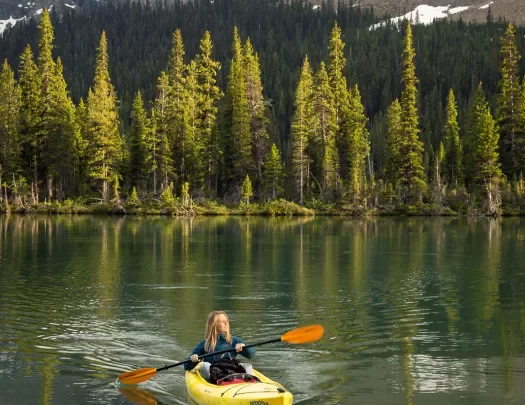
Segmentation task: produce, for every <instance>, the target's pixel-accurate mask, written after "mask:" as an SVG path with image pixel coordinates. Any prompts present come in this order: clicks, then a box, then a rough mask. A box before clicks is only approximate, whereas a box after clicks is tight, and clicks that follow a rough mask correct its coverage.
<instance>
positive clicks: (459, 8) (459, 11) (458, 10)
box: [448, 6, 469, 14]
mask: <svg viewBox="0 0 525 405" xmlns="http://www.w3.org/2000/svg"><path fill="white" fill-rule="evenodd" d="M468 9H469V7H468V6H464V7H455V8H451V9H450V10H448V13H449V14H457V13H461V12H462V11H465V10H468Z"/></svg>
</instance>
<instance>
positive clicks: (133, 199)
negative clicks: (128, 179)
mask: <svg viewBox="0 0 525 405" xmlns="http://www.w3.org/2000/svg"><path fill="white" fill-rule="evenodd" d="M126 204H127V205H129V206H130V207H140V205H141V202H140V199H139V195H138V194H137V188H136V187H133V189H132V190H131V194H130V195H129V197H128V199H127V201H126Z"/></svg>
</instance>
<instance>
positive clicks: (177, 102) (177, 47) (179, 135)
mask: <svg viewBox="0 0 525 405" xmlns="http://www.w3.org/2000/svg"><path fill="white" fill-rule="evenodd" d="M172 45H173V47H172V51H171V57H170V60H169V70H168V81H169V83H168V84H169V87H168V88H167V89H168V90H169V93H168V95H167V101H168V106H167V111H166V119H167V120H168V125H167V127H166V128H167V130H168V134H167V135H168V138H169V140H170V145H171V148H172V150H173V159H174V161H175V162H176V164H177V166H176V167H177V174H178V176H180V177H181V178H182V179H187V177H188V173H187V171H186V155H187V150H186V146H187V141H186V138H187V134H186V133H185V131H184V129H185V127H184V110H185V108H186V102H187V91H186V81H187V78H186V75H187V66H186V64H185V63H184V54H185V51H184V43H183V41H182V33H181V31H180V29H177V30H176V31H175V33H174V34H173V39H172ZM165 181H167V179H165ZM165 186H167V184H166V185H165Z"/></svg>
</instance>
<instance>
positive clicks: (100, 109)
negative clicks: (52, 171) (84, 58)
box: [86, 31, 124, 201]
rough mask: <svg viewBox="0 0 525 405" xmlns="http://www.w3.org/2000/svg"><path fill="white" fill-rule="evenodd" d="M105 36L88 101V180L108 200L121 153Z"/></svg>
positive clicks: (99, 51) (99, 50) (116, 110)
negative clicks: (109, 186) (110, 183)
mask: <svg viewBox="0 0 525 405" xmlns="http://www.w3.org/2000/svg"><path fill="white" fill-rule="evenodd" d="M107 46H108V45H107V39H106V34H105V32H104V31H102V35H101V38H100V44H99V47H98V50H97V59H96V64H95V78H94V81H93V88H92V89H90V90H89V93H88V101H87V121H88V129H87V133H86V139H87V142H88V148H87V156H88V165H89V172H88V174H89V177H90V179H91V180H92V182H93V184H94V185H95V186H96V187H98V188H99V190H100V192H101V194H102V199H103V200H104V201H108V200H109V192H108V181H109V180H110V179H111V177H112V176H113V175H114V173H116V172H117V171H118V170H119V169H120V165H121V163H122V160H123V157H124V154H123V149H122V146H123V141H122V137H121V136H120V133H119V117H118V108H117V96H116V93H115V90H114V88H113V85H112V84H111V81H110V78H109V70H108V52H107Z"/></svg>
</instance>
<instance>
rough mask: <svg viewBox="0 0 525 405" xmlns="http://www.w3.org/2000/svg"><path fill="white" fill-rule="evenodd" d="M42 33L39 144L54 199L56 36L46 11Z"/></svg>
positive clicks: (41, 26)
mask: <svg viewBox="0 0 525 405" xmlns="http://www.w3.org/2000/svg"><path fill="white" fill-rule="evenodd" d="M38 29H39V31H40V39H39V41H38V59H37V65H38V83H39V87H40V88H39V93H40V97H39V102H40V104H39V107H40V108H39V111H38V115H39V130H38V135H37V136H39V138H40V140H39V141H38V142H37V143H38V144H40V145H39V146H40V147H41V149H42V150H43V152H42V153H43V154H44V155H47V157H48V161H47V162H43V163H44V165H43V166H46V167H43V168H42V169H43V170H42V171H43V172H45V173H46V177H47V196H48V198H50V199H51V198H52V197H53V183H52V176H53V173H52V170H53V169H52V168H51V169H50V168H49V167H48V166H47V165H48V164H49V162H50V160H49V159H51V155H52V151H51V150H50V143H54V140H50V137H51V136H52V134H51V133H52V132H53V122H52V121H53V115H54V113H53V112H52V111H51V108H50V105H51V103H52V97H53V94H52V92H53V82H54V80H55V61H54V60H53V55H52V51H53V41H54V38H55V34H54V31H53V26H52V24H51V18H50V17H49V12H48V10H47V9H44V10H43V12H42V17H41V19H40V24H39V26H38Z"/></svg>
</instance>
